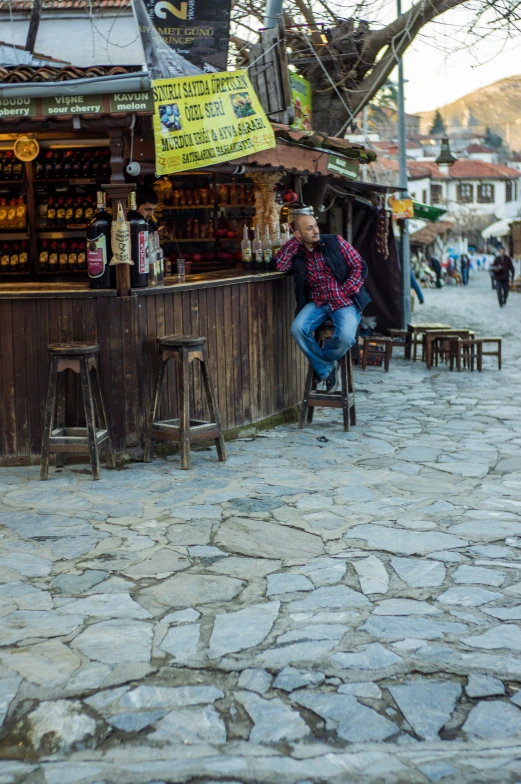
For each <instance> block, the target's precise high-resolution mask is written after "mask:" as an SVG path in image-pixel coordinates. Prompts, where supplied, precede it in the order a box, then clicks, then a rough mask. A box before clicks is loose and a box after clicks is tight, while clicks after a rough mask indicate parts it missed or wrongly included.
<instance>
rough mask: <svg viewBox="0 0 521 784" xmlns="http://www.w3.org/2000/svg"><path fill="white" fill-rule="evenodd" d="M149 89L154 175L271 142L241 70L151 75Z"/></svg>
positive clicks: (246, 152) (219, 159) (263, 147)
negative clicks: (175, 76) (173, 76)
mask: <svg viewBox="0 0 521 784" xmlns="http://www.w3.org/2000/svg"><path fill="white" fill-rule="evenodd" d="M152 89H153V93H154V140H155V146H156V172H157V174H158V175H161V174H172V173H174V172H181V171H186V170H188V169H198V168H201V167H202V166H211V165H212V164H214V163H222V162H223V161H231V160H233V159H234V158H242V157H243V156H245V155H250V154H251V153H254V152H259V151H260V150H268V149H270V147H275V135H274V133H273V130H272V128H271V125H270V122H269V120H268V118H267V117H266V115H265V114H264V111H263V109H262V107H261V105H260V102H259V99H258V98H257V96H256V94H255V91H254V89H253V87H252V85H251V82H250V80H249V77H248V73H247V71H230V72H225V73H211V74H201V75H200V76H186V77H181V78H179V79H157V80H155V81H153V82H152Z"/></svg>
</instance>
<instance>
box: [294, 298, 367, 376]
mask: <svg viewBox="0 0 521 784" xmlns="http://www.w3.org/2000/svg"><path fill="white" fill-rule="evenodd" d="M327 318H330V319H331V321H332V322H333V324H334V325H335V332H334V334H333V337H332V338H330V339H329V340H326V342H325V344H324V347H323V348H320V346H319V345H318V343H317V341H316V340H315V330H316V329H317V328H318V327H320V325H321V324H323V323H324V321H325V320H326V319H327ZM360 318H361V316H360V312H359V311H358V310H357V309H356V308H355V306H354V305H349V306H348V307H347V308H339V309H338V310H333V311H332V310H331V306H330V305H322V306H321V307H319V308H318V307H317V306H316V305H315V304H314V303H313V302H308V304H307V305H305V307H303V308H302V310H301V311H300V313H298V314H297V316H296V317H295V321H294V322H293V324H292V325H291V335H292V337H293V338H294V339H295V341H296V343H297V345H298V347H299V348H300V349H301V350H302V351H303V352H304V354H305V356H306V357H307V359H308V361H309V362H310V364H311V366H312V368H313V370H314V371H315V372H316V374H317V375H318V376H319V378H320V379H324V378H327V377H328V376H329V374H330V373H331V371H332V370H333V367H334V363H335V361H336V360H338V359H340V358H341V357H343V356H344V354H345V353H346V352H347V351H349V349H350V348H351V346H352V345H353V343H354V342H355V339H356V331H357V329H358V325H359V323H360Z"/></svg>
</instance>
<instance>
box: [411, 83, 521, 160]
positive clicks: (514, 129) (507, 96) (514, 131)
mask: <svg viewBox="0 0 521 784" xmlns="http://www.w3.org/2000/svg"><path fill="white" fill-rule="evenodd" d="M435 111H436V110H435V109H433V110H432V111H430V112H419V113H418V116H419V117H420V118H421V119H420V133H422V134H423V133H428V132H429V130H430V128H431V125H432V120H433V117H434V113H435ZM440 112H441V114H442V116H443V118H444V119H445V122H446V125H447V129H448V131H449V133H451V134H454V133H458V132H464V131H467V130H468V131H471V132H472V131H475V132H478V131H484V130H485V128H486V127H487V126H488V127H489V128H490V129H491V130H492V131H493V132H494V133H497V134H498V135H499V136H501V137H502V138H503V139H504V140H505V141H506V143H507V144H508V145H509V146H510V147H511V149H512V150H516V151H519V150H521V76H510V77H509V78H508V79H501V80H500V81H499V82H494V84H490V85H488V86H487V87H482V88H481V89H480V90H476V91H475V92H473V93H469V94H468V95H465V96H463V98H460V99H459V100H457V101H454V102H453V103H449V104H447V106H442V107H440Z"/></svg>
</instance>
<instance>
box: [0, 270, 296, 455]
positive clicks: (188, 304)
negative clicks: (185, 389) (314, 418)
mask: <svg viewBox="0 0 521 784" xmlns="http://www.w3.org/2000/svg"><path fill="white" fill-rule="evenodd" d="M293 312H294V296H293V280H292V279H291V278H279V279H274V280H267V281H258V282H257V281H255V282H248V283H236V284H233V285H222V286H217V287H214V288H195V289H193V290H190V291H182V292H180V291H177V292H176V291H175V289H173V290H170V291H169V290H167V291H166V292H164V291H161V292H159V290H158V293H157V294H156V293H155V292H154V293H153V294H147V295H144V296H139V295H138V296H132V297H126V298H117V297H84V298H82V297H77V296H76V297H75V298H71V299H68V298H55V299H51V298H33V299H0V463H4V464H6V463H11V462H18V461H20V462H24V461H25V460H27V459H29V458H30V457H33V458H34V457H36V456H38V455H39V453H40V445H41V440H40V439H41V427H42V422H43V415H44V405H45V397H46V393H47V382H48V368H49V359H48V352H47V345H48V344H49V343H54V342H65V341H70V340H77V341H84V340H85V341H93V342H96V341H97V342H98V343H99V345H100V354H99V362H100V373H101V380H102V387H103V394H104V397H105V404H106V408H107V411H108V415H109V422H110V427H111V431H112V434H113V440H114V448H115V451H116V452H117V453H122V452H124V451H125V449H126V447H129V446H135V445H138V444H140V443H141V442H142V439H143V434H144V427H145V422H146V416H147V412H148V410H149V408H150V400H151V397H152V391H153V388H154V383H155V377H156V368H157V337H158V336H161V335H164V334H173V333H185V334H195V335H197V334H200V335H206V337H207V341H208V342H207V346H208V358H209V366H210V372H211V376H212V379H213V383H214V386H215V390H216V395H217V401H218V406H219V411H220V414H221V419H222V422H223V426H224V428H225V429H226V430H232V429H234V428H238V427H241V426H243V425H247V424H251V423H255V422H258V421H259V420H262V419H265V418H267V417H269V416H272V415H273V414H277V413H280V412H282V411H284V410H286V409H288V408H290V407H292V406H294V405H296V404H297V403H299V402H300V399H301V395H302V389H303V383H304V373H305V365H304V361H303V357H302V355H301V354H300V352H299V351H298V349H297V347H296V346H295V344H294V342H293V341H292V339H291V337H290V334H289V327H290V324H291V320H292V317H293ZM197 365H198V363H197V362H195V363H194V366H195V367H193V369H192V400H191V406H192V412H193V413H192V415H193V416H194V417H196V418H207V417H208V410H207V406H206V400H205V399H204V397H203V390H202V385H201V378H200V372H199V368H198V367H197ZM70 375H71V374H69V376H70ZM161 413H162V416H164V417H173V416H176V414H177V400H176V377H175V368H174V363H173V362H170V363H169V371H168V376H167V384H166V389H165V394H164V397H163V402H162V409H161ZM82 420H83V413H82V410H81V395H80V391H79V387H78V385H77V384H72V385H69V394H68V398H67V422H68V423H69V424H82V423H83V421H82Z"/></svg>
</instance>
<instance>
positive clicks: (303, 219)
mask: <svg viewBox="0 0 521 784" xmlns="http://www.w3.org/2000/svg"><path fill="white" fill-rule="evenodd" d="M293 236H294V237H296V239H297V240H299V242H301V243H302V244H303V245H304V247H306V248H309V249H310V250H311V248H313V247H314V246H315V245H316V244H317V242H318V241H319V240H320V231H319V229H318V225H317V221H316V219H315V217H314V216H313V215H295V217H294V219H293Z"/></svg>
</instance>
